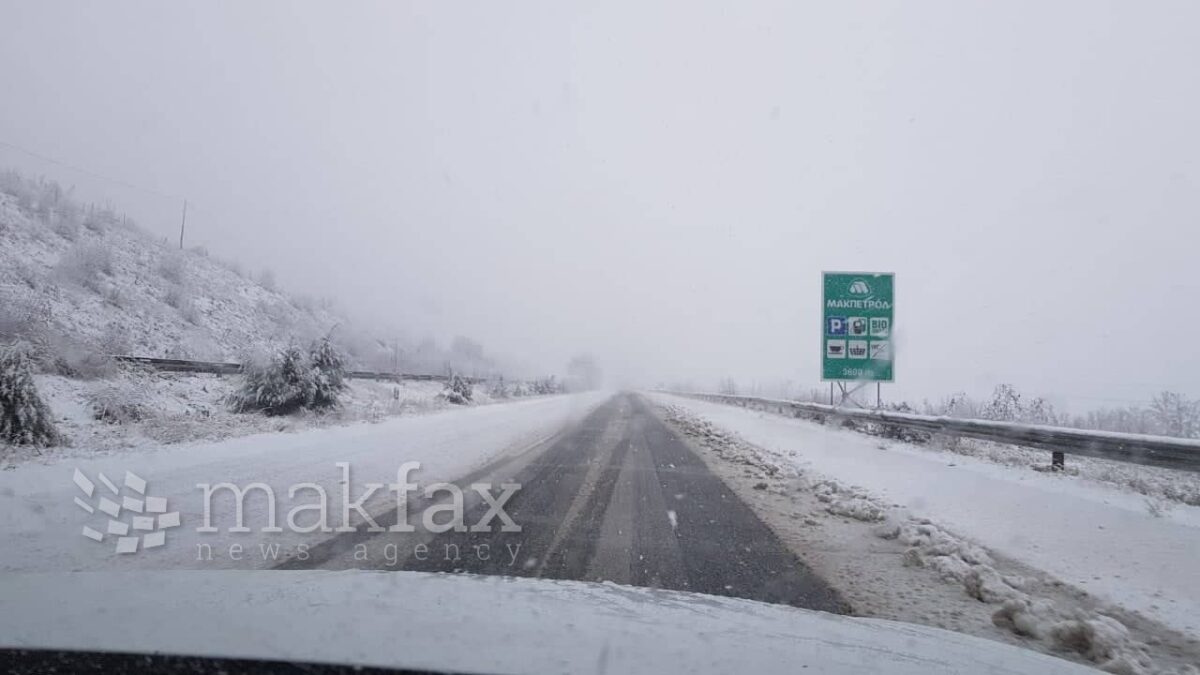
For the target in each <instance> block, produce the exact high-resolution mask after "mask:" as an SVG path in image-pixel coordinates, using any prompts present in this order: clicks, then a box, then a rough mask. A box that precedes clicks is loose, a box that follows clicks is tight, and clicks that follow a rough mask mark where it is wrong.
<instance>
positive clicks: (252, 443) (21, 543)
mask: <svg viewBox="0 0 1200 675" xmlns="http://www.w3.org/2000/svg"><path fill="white" fill-rule="evenodd" d="M606 396H607V395H606V394H603V393H595V392H593V393H587V394H578V395H569V396H555V397H547V398H538V399H530V400H523V401H518V402H512V403H504V404H496V405H487V406H479V407H470V408H453V409H449V410H446V411H443V412H439V413H435V414H430V415H423V416H415V417H401V418H395V419H391V420H388V421H385V422H382V423H379V424H357V425H354V426H348V427H334V428H324V429H316V430H311V431H304V432H299V433H282V434H260V435H256V436H248V437H243V438H237V439H231V440H227V441H222V442H217V443H191V444H182V445H175V446H170V447H166V448H161V449H155V450H149V451H142V450H139V451H135V452H126V453H114V454H106V455H104V456H103V457H98V458H95V459H87V460H78V459H64V460H60V461H54V460H51V461H49V462H46V463H36V462H27V463H24V464H21V465H18V466H16V467H14V468H12V469H10V470H7V471H3V472H0V536H2V537H3V538H4V541H5V546H4V548H3V549H2V550H0V569H2V570H4V571H6V572H13V571H47V570H95V569H103V568H113V569H130V568H157V569H176V568H181V567H203V568H206V569H208V568H213V567H239V568H254V567H267V566H270V565H272V564H273V562H274V561H273V560H272V559H270V558H267V559H265V560H264V559H263V558H264V556H263V555H261V552H260V551H257V550H254V551H251V550H247V551H245V552H244V553H245V555H243V556H241V558H242V559H241V560H235V559H233V557H232V556H231V554H230V551H229V546H230V545H231V543H235V542H236V541H237V537H238V535H237V534H236V533H230V532H228V526H229V525H230V524H232V518H231V516H232V515H233V514H231V513H229V512H230V511H232V509H233V503H234V501H233V500H232V499H231V498H229V497H228V496H227V495H224V499H222V498H221V497H220V496H219V497H217V498H216V499H214V500H213V505H214V506H213V510H214V517H213V520H214V522H220V523H222V525H223V526H222V527H221V531H220V532H217V533H199V532H197V531H196V528H197V527H198V526H199V525H200V524H202V522H203V518H204V513H203V511H204V509H203V504H204V499H203V492H202V491H200V490H198V489H197V487H196V486H197V485H198V484H212V485H215V484H217V483H222V482H231V483H235V484H237V485H239V486H241V487H242V488H245V487H246V486H247V485H248V484H250V483H254V482H261V483H265V484H266V485H269V486H270V487H271V488H272V489H273V490H274V493H275V495H276V501H277V502H280V505H281V507H283V508H280V509H279V511H278V513H277V514H276V515H277V518H278V520H279V521H280V523H281V524H283V522H284V519H285V517H286V504H287V500H288V498H289V494H288V493H289V488H290V486H292V485H296V484H301V483H313V484H316V485H319V486H321V488H322V489H324V490H325V491H326V492H327V493H328V495H329V504H330V509H329V522H330V524H331V525H332V526H335V527H336V526H337V525H340V524H342V514H341V512H342V508H341V494H342V493H341V488H340V481H341V479H342V473H341V470H340V469H339V467H338V466H337V463H340V462H344V463H347V464H349V467H350V471H351V480H352V486H353V487H352V488H351V498H352V499H357V498H358V496H359V495H360V494H361V492H362V490H363V488H362V486H363V485H364V484H365V483H367V482H380V483H390V482H393V481H394V480H395V478H396V472H397V469H398V468H399V467H400V465H401V464H402V463H404V462H411V461H419V462H421V470H420V471H418V472H416V473H414V474H413V479H414V480H416V481H417V482H419V483H420V484H421V485H422V486H428V485H430V484H432V483H434V482H437V481H447V480H453V479H456V478H458V477H460V476H461V475H463V474H466V473H467V472H468V471H470V470H471V469H473V468H475V467H478V466H480V465H482V464H484V463H486V462H488V461H489V460H490V459H492V458H494V457H496V456H497V455H499V454H502V453H505V452H510V451H514V450H517V449H520V448H522V447H527V446H529V445H532V444H534V443H536V442H537V441H540V440H542V439H544V438H546V437H547V436H549V435H551V434H553V433H555V432H556V431H557V430H559V429H560V428H562V427H563V426H564V425H566V424H567V423H568V422H570V421H571V420H574V419H578V418H579V417H581V416H583V415H584V414H586V413H587V412H589V411H590V410H592V409H593V408H594V407H595V406H596V405H597V404H598V403H599V402H600V401H602V400H604V398H606ZM76 469H79V470H80V471H81V472H82V473H83V474H84V475H85V476H87V477H88V478H89V479H90V480H92V481H93V482H94V484H95V486H96V487H95V490H96V495H95V497H94V498H90V499H89V498H87V497H85V495H84V494H83V492H82V491H81V490H80V488H79V487H77V486H76V484H75V483H74V482H72V476H73V474H74V472H75V470H76ZM127 471H129V472H132V473H133V474H135V475H136V476H138V477H140V478H142V479H144V480H146V481H147V486H146V488H145V494H146V495H147V496H154V497H163V498H166V500H167V511H169V512H176V511H178V512H179V514H180V519H181V521H182V524H181V526H178V527H173V528H169V529H167V530H166V543H165V545H163V546H161V547H158V548H154V549H147V550H143V551H138V552H137V553H134V554H128V555H116V554H114V553H113V549H114V544H115V542H116V540H117V538H118V537H117V536H116V534H114V533H111V532H108V531H105V527H106V520H108V517H107V516H105V515H104V514H102V513H101V512H100V511H96V512H94V513H93V514H91V515H89V514H88V513H86V512H85V511H84V510H83V508H82V507H81V506H79V505H78V504H76V503H75V501H74V500H75V499H76V498H77V497H78V498H82V501H84V502H85V503H88V504H89V505H90V506H94V505H95V504H96V503H97V499H98V498H99V497H102V496H105V495H109V493H110V492H111V491H110V490H108V488H106V487H105V486H104V484H103V481H102V479H100V478H99V474H101V473H103V474H104V475H105V476H106V477H107V478H108V479H109V480H110V481H111V482H112V483H114V484H115V486H116V487H117V488H118V489H119V490H121V496H117V495H115V494H112V495H109V496H112V497H113V500H114V501H116V502H118V503H119V502H122V499H123V498H124V497H127V496H130V493H129V491H128V490H127V489H126V486H125V485H124V483H123V482H124V479H125V476H126V472H127ZM301 494H303V493H301ZM133 496H134V497H137V496H138V495H136V494H134V495H133ZM381 496H382V495H381ZM297 501H303V500H301V499H299V498H298V499H297ZM308 501H310V502H311V500H308ZM266 502H267V500H266V499H265V498H263V497H262V496H261V493H260V492H258V491H255V492H252V493H250V496H248V497H247V498H246V500H245V504H246V512H245V518H246V521H247V524H252V525H251V526H252V527H253V528H254V529H255V530H258V529H259V528H260V527H261V526H262V525H263V524H264V523H265V522H266V514H265V512H264V511H265V508H266ZM368 504H370V502H368ZM128 510H129V509H126V510H125V511H126V513H123V514H122V516H125V515H128V513H127V512H128ZM85 525H90V526H91V527H93V529H95V530H97V531H99V532H100V533H101V534H103V535H104V539H103V541H101V542H96V541H92V540H90V539H87V538H85V537H84V536H82V534H81V532H82V528H83V527H84V526H85ZM314 536H319V535H304V534H300V533H296V532H292V531H290V530H289V529H287V528H285V531H284V532H280V533H278V534H276V535H274V536H272V537H271V543H273V544H278V545H279V546H280V547H281V550H283V551H287V550H288V548H289V547H290V546H293V545H295V544H296V542H298V541H302V540H305V541H312V537H314ZM254 541H255V542H256V543H254V544H253V546H255V547H257V546H258V544H257V542H258V541H259V540H258V539H254ZM198 543H204V544H208V545H210V546H211V547H212V549H213V550H214V551H215V554H214V556H213V559H212V560H207V559H205V560H197V558H198V552H197V551H198V549H197V546H196V544H198ZM247 549H249V547H247Z"/></svg>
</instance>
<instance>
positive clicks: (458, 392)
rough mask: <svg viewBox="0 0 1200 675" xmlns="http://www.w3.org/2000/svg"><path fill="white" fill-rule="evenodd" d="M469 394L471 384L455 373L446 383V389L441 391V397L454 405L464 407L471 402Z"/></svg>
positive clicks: (470, 392)
mask: <svg viewBox="0 0 1200 675" xmlns="http://www.w3.org/2000/svg"><path fill="white" fill-rule="evenodd" d="M471 394H472V391H471V383H470V382H467V381H466V379H464V378H463V377H462V376H461V375H459V374H458V373H455V374H453V375H451V376H450V379H449V380H447V381H446V388H445V389H444V390H443V391H442V393H441V397H442V398H444V399H446V400H447V401H449V402H450V403H453V404H454V405H466V404H468V403H470V402H471Z"/></svg>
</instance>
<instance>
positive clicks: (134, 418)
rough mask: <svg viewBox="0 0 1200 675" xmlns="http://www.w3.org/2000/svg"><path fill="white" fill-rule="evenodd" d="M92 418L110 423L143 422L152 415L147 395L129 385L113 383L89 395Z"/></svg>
mask: <svg viewBox="0 0 1200 675" xmlns="http://www.w3.org/2000/svg"><path fill="white" fill-rule="evenodd" d="M88 406H89V407H90V408H91V410H92V418H93V419H95V420H98V421H100V422H107V423H109V424H128V423H130V422H141V421H142V420H145V419H147V418H149V417H150V416H151V412H150V408H149V406H148V405H147V404H146V401H145V396H144V395H143V394H142V393H141V392H139V391H137V389H135V388H133V387H130V386H128V385H120V384H111V385H108V386H105V387H102V388H100V389H98V390H96V391H93V392H91V393H90V394H89V395H88Z"/></svg>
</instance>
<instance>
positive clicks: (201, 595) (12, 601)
mask: <svg viewBox="0 0 1200 675" xmlns="http://www.w3.org/2000/svg"><path fill="white" fill-rule="evenodd" d="M0 646H3V647H23V648H53V649H69V650H89V651H97V650H98V651H120V652H139V653H151V652H157V653H166V654H183V655H202V656H221V657H232V658H253V659H275V660H287V661H314V662H327V663H339V664H358V665H366V666H379V667H391V668H408V669H430V670H440V671H467V672H488V673H549V672H556V673H557V672H582V671H586V672H615V673H663V672H682V671H686V672H698V673H706V672H712V673H724V672H733V671H735V670H740V671H745V672H756V673H773V672H788V673H795V672H799V671H800V670H802V669H805V668H807V669H808V672H816V673H837V674H840V673H876V672H889V673H921V674H922V675H928V674H930V673H962V672H974V673H1014V674H1017V673H1021V674H1023V673H1031V672H1037V673H1090V672H1094V671H1092V670H1091V669H1088V668H1084V667H1083V666H1079V665H1076V664H1073V663H1069V662H1067V661H1063V660H1060V659H1056V658H1053V657H1050V656H1046V655H1043V654H1039V653H1035V652H1031V651H1026V650H1022V649H1019V648H1015V647H1011V646H1008V645H1004V644H1000V643H997V642H992V641H989V640H984V639H981V638H975V637H971V636H967V635H962V634H959V633H952V632H949V631H945V630H940V629H937V628H929V627H924V626H916V625H911V624H903V623H897V622H892V621H884V620H878V619H863V618H850V617H843V616H836V615H832V614H826V613H823V612H814V611H808V610H802V609H795V608H792V607H784V606H779V605H768V604H763V603H759V602H753V601H749V600H739V599H733V598H724V597H715V596H709V595H700V594H694V593H683V592H676V591H662V590H654V589H645V588H633V587H628V586H618V585H615V584H609V583H585V582H574V581H550V580H542V579H517V578H506V577H480V576H471V575H441V574H426V573H420V572H357V571H349V572H322V571H312V572H308V571H305V572H286V571H245V572H242V571H213V572H207V571H171V572H92V573H88V572H77V573H55V574H9V575H5V576H4V577H3V578H0Z"/></svg>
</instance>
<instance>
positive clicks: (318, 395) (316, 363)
mask: <svg viewBox="0 0 1200 675" xmlns="http://www.w3.org/2000/svg"><path fill="white" fill-rule="evenodd" d="M309 360H310V361H311V363H312V379H313V398H312V401H311V403H310V404H309V407H310V408H315V409H321V408H332V407H336V406H337V405H338V396H339V395H340V394H341V393H342V391H343V390H345V389H346V365H345V362H344V360H343V359H342V355H341V354H339V353H338V351H337V349H335V348H334V346H333V344H332V343H330V341H329V338H328V337H325V338H321V339H320V340H318V341H317V342H315V343H313V346H312V349H311V351H310V352H309Z"/></svg>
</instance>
